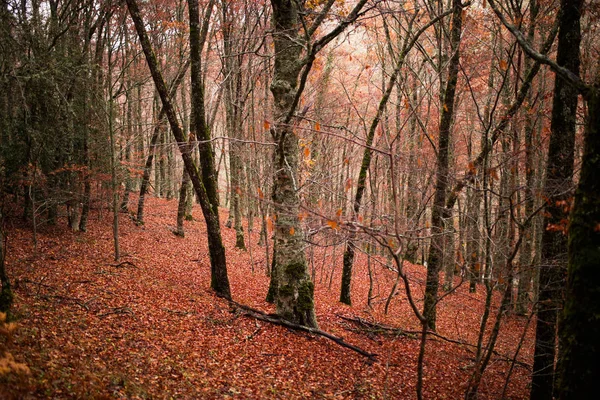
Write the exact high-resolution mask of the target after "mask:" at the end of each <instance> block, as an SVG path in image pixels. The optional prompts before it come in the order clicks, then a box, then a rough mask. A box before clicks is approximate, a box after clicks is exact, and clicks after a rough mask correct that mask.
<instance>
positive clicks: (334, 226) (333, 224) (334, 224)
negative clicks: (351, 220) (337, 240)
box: [327, 219, 339, 231]
mask: <svg viewBox="0 0 600 400" xmlns="http://www.w3.org/2000/svg"><path fill="white" fill-rule="evenodd" d="M327 225H329V227H330V228H331V229H333V230H336V231H337V230H338V228H339V225H338V223H337V221H334V220H332V219H330V220H328V221H327Z"/></svg>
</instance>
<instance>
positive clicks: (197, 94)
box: [127, 0, 231, 299]
mask: <svg viewBox="0 0 600 400" xmlns="http://www.w3.org/2000/svg"><path fill="white" fill-rule="evenodd" d="M127 6H128V8H129V13H130V15H131V19H132V20H133V22H134V24H135V28H136V31H137V33H138V36H139V39H140V44H141V45H142V48H143V50H144V55H145V56H146V61H147V63H148V67H149V69H150V72H151V74H152V79H153V80H154V84H155V86H156V90H157V91H158V93H159V95H160V99H161V102H162V104H163V108H164V109H165V114H166V115H167V119H168V121H169V125H170V126H171V130H172V131H173V135H174V136H175V139H176V140H177V145H178V148H179V151H180V153H181V157H182V158H183V162H184V165H185V168H186V170H187V172H188V174H189V175H190V179H191V181H192V185H193V186H194V190H195V191H196V195H197V196H198V198H199V200H200V206H201V207H202V213H203V214H204V219H205V222H206V229H207V236H208V247H209V253H210V265H211V287H212V288H213V290H214V291H215V292H216V294H217V295H219V296H222V297H224V298H227V299H230V298H231V292H230V289H229V278H228V277H227V262H226V258H225V248H224V247H223V241H222V239H221V227H220V222H219V208H218V207H219V205H218V202H216V201H215V199H216V195H217V191H216V175H215V173H214V164H213V158H212V151H211V149H210V132H208V129H207V126H206V123H205V116H204V100H203V98H202V96H203V91H202V87H201V82H200V80H199V78H200V71H201V69H200V46H199V45H200V27H199V21H200V14H199V10H198V2H197V1H194V0H189V2H188V7H189V12H190V52H191V63H192V96H193V108H194V110H193V112H194V114H195V115H194V116H195V118H196V130H197V135H198V138H200V139H202V140H203V142H204V143H203V147H204V149H203V153H202V156H203V157H202V174H201V173H200V171H199V170H198V167H197V166H196V163H195V161H194V159H193V157H192V154H191V151H190V148H189V146H187V142H186V140H185V137H184V134H183V130H182V128H181V125H180V124H179V121H178V119H177V114H176V112H175V108H174V107H173V104H172V102H171V98H170V97H169V93H168V90H167V86H166V84H165V81H164V79H163V77H162V74H161V72H160V70H159V69H158V63H157V61H156V56H155V54H154V51H153V50H152V46H151V44H150V40H149V38H148V34H147V33H146V27H145V26H144V22H143V20H142V17H141V15H140V9H139V7H138V5H137V2H136V1H135V0H127ZM211 6H212V3H211ZM210 11H212V7H210V8H209V10H208V11H207V15H206V19H208V18H210ZM207 147H208V149H207ZM207 182H208V183H209V186H208V187H207V186H206V183H207Z"/></svg>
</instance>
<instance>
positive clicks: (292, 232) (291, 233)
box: [290, 226, 296, 235]
mask: <svg viewBox="0 0 600 400" xmlns="http://www.w3.org/2000/svg"><path fill="white" fill-rule="evenodd" d="M294 233H296V230H295V229H294V227H293V226H292V227H291V228H290V235H294Z"/></svg>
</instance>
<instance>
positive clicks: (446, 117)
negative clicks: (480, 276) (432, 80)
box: [423, 0, 462, 330]
mask: <svg viewBox="0 0 600 400" xmlns="http://www.w3.org/2000/svg"><path fill="white" fill-rule="evenodd" d="M452 9H453V12H452V31H451V52H452V57H451V58H450V61H449V63H448V80H447V82H446V88H445V90H444V99H443V102H442V112H441V118H440V129H439V143H438V148H437V151H438V154H437V172H436V185H435V194H434V200H433V206H432V210H431V233H432V237H431V244H430V246H429V255H428V257H427V281H426V285H425V300H424V306H423V314H424V316H425V318H427V321H428V326H429V328H430V329H432V330H435V325H436V303H437V293H438V286H439V272H440V268H441V263H442V260H443V240H444V238H443V236H442V235H443V234H444V233H443V230H444V220H445V219H448V218H450V217H451V215H450V214H451V213H450V209H447V208H445V207H444V206H445V201H446V190H447V187H448V172H449V165H448V163H449V144H450V137H451V134H450V131H451V127H452V120H453V118H454V97H455V93H456V83H457V80H458V65H459V61H460V52H459V46H460V35H461V30H462V15H461V14H462V5H461V2H460V0H452Z"/></svg>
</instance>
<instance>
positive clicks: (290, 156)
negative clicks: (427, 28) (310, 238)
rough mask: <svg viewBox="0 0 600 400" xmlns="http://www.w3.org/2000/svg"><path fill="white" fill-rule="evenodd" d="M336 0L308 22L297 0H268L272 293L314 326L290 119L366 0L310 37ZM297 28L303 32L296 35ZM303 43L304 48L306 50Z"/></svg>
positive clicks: (282, 308)
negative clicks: (315, 70)
mask: <svg viewBox="0 0 600 400" xmlns="http://www.w3.org/2000/svg"><path fill="white" fill-rule="evenodd" d="M334 2H335V1H334V0H328V1H327V2H326V3H324V4H323V6H322V8H321V10H320V12H318V13H316V16H315V17H314V20H313V21H312V23H311V24H310V25H308V23H309V21H307V20H303V18H304V17H303V16H302V15H301V12H302V14H303V13H304V11H305V10H303V9H301V8H300V5H299V3H297V2H296V1H293V0H271V5H272V7H273V19H272V21H273V22H272V24H273V42H274V44H275V68H274V72H273V81H272V82H271V93H272V94H273V100H274V118H275V121H274V124H273V126H271V130H270V131H271V135H272V136H273V139H274V140H275V142H276V143H277V147H276V149H275V153H274V156H273V157H274V165H275V168H274V169H275V175H274V178H273V189H272V193H273V194H272V196H273V197H272V198H273V203H274V207H275V215H276V220H275V235H274V255H273V266H274V268H273V271H272V275H271V288H270V292H271V293H272V294H273V292H274V297H275V300H276V304H277V313H278V314H279V315H281V316H282V317H284V318H285V319H288V320H290V321H292V322H295V323H298V324H301V325H306V326H312V327H316V326H317V320H316V316H315V311H314V300H313V291H314V285H313V283H312V282H311V279H310V276H309V275H308V268H307V263H306V256H305V254H304V244H303V239H302V231H301V227H300V221H299V217H298V214H299V204H300V201H299V196H298V189H299V188H298V185H297V182H298V166H299V146H298V137H297V136H296V134H295V133H294V130H293V125H292V123H293V119H294V114H295V112H296V108H297V106H298V103H299V100H300V96H301V95H302V92H303V90H304V87H305V85H306V80H307V78H308V74H309V72H310V70H311V68H312V65H313V62H314V60H315V57H316V55H317V53H318V52H319V51H320V50H321V49H322V48H323V47H324V46H325V45H327V44H328V43H329V42H331V41H332V40H333V39H334V38H336V37H337V36H338V35H339V34H341V33H342V32H343V31H344V30H345V29H346V27H348V26H349V25H350V24H351V23H353V22H354V21H355V20H356V19H357V18H358V17H359V15H360V12H361V10H362V8H363V7H364V5H365V4H366V0H360V1H359V2H358V3H357V4H356V6H355V7H354V8H353V9H352V10H351V11H350V13H349V14H348V15H347V16H346V17H345V18H344V19H343V20H342V22H340V23H339V24H338V25H337V26H336V27H335V28H333V29H332V30H331V31H330V32H328V33H327V34H325V35H323V36H322V37H321V38H320V39H318V40H316V41H314V42H311V40H312V36H313V35H314V34H315V32H316V31H317V29H318V28H319V26H320V25H321V24H322V22H323V21H324V19H325V17H326V16H327V15H328V12H329V10H330V9H331V7H332V6H333V4H334ZM301 29H303V31H304V36H301V35H300V30H301ZM303 47H306V48H307V51H306V54H304V55H303V54H302V53H303V52H302V50H303ZM299 78H300V80H299Z"/></svg>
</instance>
